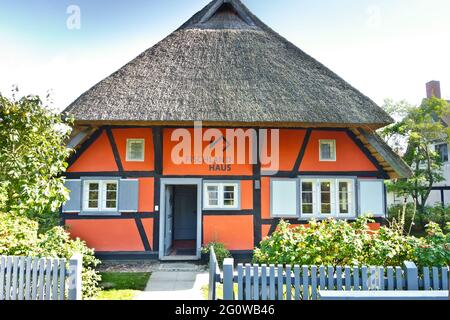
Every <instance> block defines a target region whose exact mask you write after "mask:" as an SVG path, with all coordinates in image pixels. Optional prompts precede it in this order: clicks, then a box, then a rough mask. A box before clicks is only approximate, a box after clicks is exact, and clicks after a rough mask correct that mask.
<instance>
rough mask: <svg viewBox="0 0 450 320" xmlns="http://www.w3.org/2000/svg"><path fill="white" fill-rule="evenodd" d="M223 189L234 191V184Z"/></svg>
mask: <svg viewBox="0 0 450 320" xmlns="http://www.w3.org/2000/svg"><path fill="white" fill-rule="evenodd" d="M223 191H225V192H234V186H225V187H224V188H223Z"/></svg>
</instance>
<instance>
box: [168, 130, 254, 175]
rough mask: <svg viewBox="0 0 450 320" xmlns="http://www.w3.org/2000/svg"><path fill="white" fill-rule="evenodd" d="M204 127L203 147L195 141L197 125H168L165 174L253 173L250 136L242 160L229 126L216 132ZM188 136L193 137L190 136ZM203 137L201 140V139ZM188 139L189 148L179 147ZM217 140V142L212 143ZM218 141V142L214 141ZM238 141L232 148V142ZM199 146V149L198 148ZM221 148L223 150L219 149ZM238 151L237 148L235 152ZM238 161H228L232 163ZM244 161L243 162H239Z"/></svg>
mask: <svg viewBox="0 0 450 320" xmlns="http://www.w3.org/2000/svg"><path fill="white" fill-rule="evenodd" d="M207 130H208V129H203V130H201V131H200V138H199V141H202V145H201V146H200V148H198V147H197V148H196V146H195V143H194V136H195V134H196V133H195V131H194V129H183V128H181V129H164V134H163V143H164V145H163V174H164V175H181V176H185V175H199V176H245V175H252V174H253V166H252V164H249V163H250V161H249V159H250V157H252V153H251V152H250V151H249V150H250V149H251V148H250V147H249V146H250V143H249V140H248V139H247V140H246V143H245V150H244V154H245V157H244V158H243V159H242V160H243V161H239V151H240V150H239V148H238V147H237V139H228V140H230V141H228V140H227V132H226V129H215V131H216V132H212V131H208V132H210V133H211V134H214V133H215V135H214V136H213V135H208V133H207ZM187 137H189V138H190V137H192V139H189V140H187V139H186V138H187ZM200 139H201V140H200ZM183 142H185V143H186V144H185V148H179V147H178V146H180V144H181V143H183ZM212 142H213V143H212ZM214 143H216V144H214ZM231 143H234V144H235V148H234V150H232V148H230V144H231ZM197 149H198V150H197ZM219 149H220V152H218V150H219ZM232 151H234V152H232ZM231 162H232V163H235V164H228V163H231ZM240 162H242V163H243V164H239V163H240Z"/></svg>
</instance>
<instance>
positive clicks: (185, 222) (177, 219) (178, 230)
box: [173, 186, 197, 240]
mask: <svg viewBox="0 0 450 320" xmlns="http://www.w3.org/2000/svg"><path fill="white" fill-rule="evenodd" d="M173 231H174V232H173V235H174V238H173V239H174V240H195V239H196V238H197V186H176V187H175V188H174V221H173Z"/></svg>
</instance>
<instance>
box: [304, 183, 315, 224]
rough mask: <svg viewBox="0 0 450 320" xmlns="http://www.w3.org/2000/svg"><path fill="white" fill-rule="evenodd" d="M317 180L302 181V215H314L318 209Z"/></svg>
mask: <svg viewBox="0 0 450 320" xmlns="http://www.w3.org/2000/svg"><path fill="white" fill-rule="evenodd" d="M315 183H316V181H315V180H310V179H303V180H302V181H301V193H302V195H301V204H302V209H301V212H302V215H305V216H308V215H313V214H314V211H315V210H314V209H315V207H316V199H315V194H316V193H315V192H314V188H315Z"/></svg>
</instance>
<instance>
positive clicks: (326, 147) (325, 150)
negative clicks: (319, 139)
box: [320, 143, 331, 160]
mask: <svg viewBox="0 0 450 320" xmlns="http://www.w3.org/2000/svg"><path fill="white" fill-rule="evenodd" d="M320 153H321V157H322V159H324V160H329V159H331V145H330V144H329V143H322V144H321V146H320Z"/></svg>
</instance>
